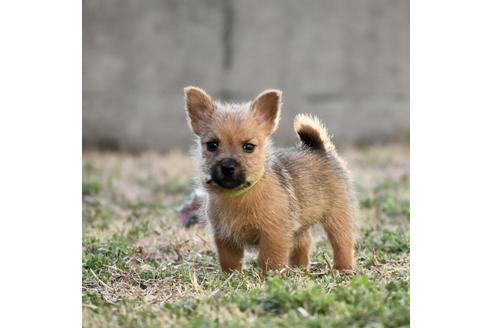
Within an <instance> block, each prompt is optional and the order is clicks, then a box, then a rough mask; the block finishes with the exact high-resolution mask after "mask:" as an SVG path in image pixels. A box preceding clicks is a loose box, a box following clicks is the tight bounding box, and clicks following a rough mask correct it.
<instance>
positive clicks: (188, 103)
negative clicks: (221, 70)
mask: <svg viewBox="0 0 492 328" xmlns="http://www.w3.org/2000/svg"><path fill="white" fill-rule="evenodd" d="M184 94H185V109H186V113H187V114H188V123H189V124H190V127H191V130H192V131H193V132H194V133H195V134H196V135H200V134H201V133H202V132H203V129H204V127H205V126H207V122H208V121H209V120H210V118H211V117H212V114H213V112H214V102H213V100H212V98H211V97H210V96H209V95H207V93H206V92H205V91H203V90H202V89H200V88H197V87H186V88H184Z"/></svg>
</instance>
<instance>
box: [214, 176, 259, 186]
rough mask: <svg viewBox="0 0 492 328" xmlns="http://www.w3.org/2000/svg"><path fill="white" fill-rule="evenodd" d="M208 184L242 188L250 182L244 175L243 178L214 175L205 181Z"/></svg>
mask: <svg viewBox="0 0 492 328" xmlns="http://www.w3.org/2000/svg"><path fill="white" fill-rule="evenodd" d="M205 183H206V184H207V185H216V186H219V187H221V188H225V189H236V188H242V187H245V186H247V185H248V184H249V182H247V181H246V179H245V178H244V177H241V178H235V179H231V178H214V177H213V176H212V177H211V178H210V179H208V180H207V181H206V182H205Z"/></svg>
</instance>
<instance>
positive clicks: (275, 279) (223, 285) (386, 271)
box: [82, 150, 410, 327]
mask: <svg viewBox="0 0 492 328" xmlns="http://www.w3.org/2000/svg"><path fill="white" fill-rule="evenodd" d="M385 151H386V150H383V151H381V152H382V153H383V154H384V153H385ZM386 152H387V151H386ZM105 156H108V155H105V154H104V155H102V154H97V153H96V154H93V153H92V154H84V164H85V167H90V168H91V169H90V171H88V170H85V171H84V181H91V183H95V184H96V185H98V186H99V189H98V191H97V192H94V190H93V191H91V192H89V193H88V192H85V191H84V190H83V195H84V203H83V204H84V205H83V241H82V244H83V254H82V273H83V275H82V302H83V326H84V327H405V326H409V322H410V317H409V307H410V305H409V302H410V295H409V287H410V280H409V265H410V264H409V257H410V240H409V233H408V223H409V215H410V213H409V206H408V203H409V199H408V189H409V186H408V182H407V180H405V178H403V179H400V178H399V177H398V175H396V177H395V175H394V174H389V173H390V170H391V165H390V167H389V168H388V165H387V164H385V166H384V167H385V170H389V171H388V172H386V171H380V170H375V169H374V165H373V163H370V164H371V165H366V163H365V162H364V159H365V158H366V156H367V154H360V153H355V155H352V156H355V158H354V159H352V160H353V162H355V163H358V164H357V165H355V167H353V171H354V175H355V178H356V179H357V176H358V175H361V176H362V175H363V174H367V173H369V176H370V178H371V179H370V183H364V184H362V185H360V186H359V190H360V191H359V192H360V199H361V202H360V203H361V223H360V225H361V230H360V233H359V239H358V242H357V247H356V255H357V263H358V268H357V271H356V273H355V274H354V275H350V276H346V275H340V274H338V273H337V272H336V271H333V270H332V269H331V263H332V251H331V249H330V247H329V245H328V244H327V242H326V240H325V238H324V237H323V235H322V234H319V233H316V235H317V239H316V240H317V242H316V245H315V247H314V250H313V253H312V256H311V262H312V263H311V268H310V270H309V271H304V270H299V269H294V270H290V271H287V272H282V273H280V272H279V273H272V274H270V275H268V276H263V275H262V274H261V273H260V271H259V270H258V268H257V267H256V261H255V258H254V256H252V254H250V255H249V256H247V258H246V260H245V269H244V270H243V271H242V272H240V273H234V274H232V275H228V274H224V273H222V272H220V270H219V267H218V264H217V260H216V256H215V252H214V246H213V242H212V238H210V235H209V234H208V233H207V232H206V231H205V230H204V229H203V228H201V227H193V228H191V229H189V230H185V229H183V228H181V227H179V226H177V214H176V212H175V210H174V208H175V206H176V205H177V204H179V203H180V202H181V201H182V199H184V198H185V197H186V196H187V193H188V192H189V190H191V189H192V185H191V182H187V181H191V176H190V174H191V172H192V169H191V168H188V167H185V168H183V171H182V172H174V171H169V172H168V171H166V169H162V168H159V169H155V170H152V169H150V171H149V169H148V166H149V161H150V162H152V163H154V162H159V163H164V164H163V166H164V168H166V167H167V166H166V164H165V163H166V160H168V159H167V158H166V157H164V158H161V157H159V156H157V155H154V156H150V159H149V157H145V158H142V157H128V156H124V155H111V156H114V158H113V157H112V158H106V157H105ZM101 157H103V158H104V161H101V160H100V158H101ZM357 159H359V161H357ZM348 160H349V163H351V162H352V161H351V159H350V158H349V159H348ZM380 160H381V161H383V160H384V161H387V158H386V157H383V158H382V159H380ZM123 161H125V163H128V162H131V165H129V166H128V165H127V166H126V167H125V168H122V167H121V166H120V165H118V163H120V162H123ZM185 161H186V159H185V157H183V162H185ZM105 162H112V163H115V165H114V166H110V167H107V166H105V165H104V163H105ZM169 167H170V169H169V170H171V167H172V165H171V164H169ZM145 170H147V171H148V172H147V177H146V178H145V179H142V177H141V176H139V174H141V172H142V171H145ZM372 170H374V172H373V171H372ZM139 172H140V173H139ZM149 176H150V177H151V178H149ZM361 180H363V179H362V178H361ZM142 181H147V182H146V183H145V184H143V185H142ZM163 186H167V187H163ZM170 186H171V187H170Z"/></svg>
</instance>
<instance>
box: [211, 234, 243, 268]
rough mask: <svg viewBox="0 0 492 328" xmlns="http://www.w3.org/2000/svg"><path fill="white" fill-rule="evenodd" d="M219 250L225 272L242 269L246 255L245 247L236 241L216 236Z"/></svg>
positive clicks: (221, 264) (220, 260)
mask: <svg viewBox="0 0 492 328" xmlns="http://www.w3.org/2000/svg"><path fill="white" fill-rule="evenodd" d="M215 244H216V245H217V252H218V253H219V262H220V266H221V268H222V271H224V272H233V271H240V270H241V267H242V263H241V261H242V259H243V256H244V248H243V247H240V246H238V245H236V244H235V243H234V242H232V241H229V240H225V239H221V238H217V237H216V238H215Z"/></svg>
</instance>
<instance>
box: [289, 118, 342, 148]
mask: <svg viewBox="0 0 492 328" xmlns="http://www.w3.org/2000/svg"><path fill="white" fill-rule="evenodd" d="M294 130H295V131H296V133H297V135H298V136H299V139H300V140H301V142H302V144H303V145H305V146H307V147H308V148H311V149H314V150H324V151H335V146H334V145H333V143H332V142H331V139H330V136H329V135H328V131H327V130H326V128H325V126H324V125H323V123H321V121H320V120H319V119H318V118H317V117H316V116H312V115H306V114H298V115H297V116H296V117H295V119H294Z"/></svg>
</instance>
